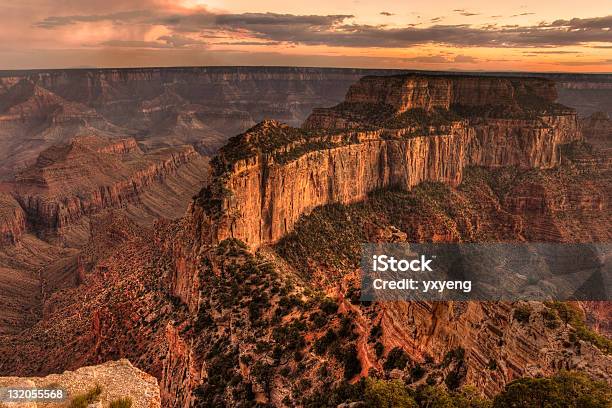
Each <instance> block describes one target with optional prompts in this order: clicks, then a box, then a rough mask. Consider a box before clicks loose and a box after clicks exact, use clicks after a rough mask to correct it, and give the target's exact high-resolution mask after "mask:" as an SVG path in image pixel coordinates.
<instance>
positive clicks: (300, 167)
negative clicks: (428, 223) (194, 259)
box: [190, 76, 581, 247]
mask: <svg viewBox="0 0 612 408" xmlns="http://www.w3.org/2000/svg"><path fill="white" fill-rule="evenodd" d="M406 78H408V79H406ZM430 79H431V83H430V84H429V86H430V88H428V85H427V80H430ZM398 81H400V82H401V81H404V82H407V83H409V84H410V85H409V86H410V87H412V88H414V87H415V86H416V87H417V88H418V89H421V90H420V91H419V92H416V93H415V92H413V91H409V92H407V96H405V97H399V96H398V95H402V94H401V93H398V92H396V91H393V92H391V93H389V92H390V91H389V90H391V89H396V88H398V87H399V89H405V88H402V87H401V86H399V85H398ZM415 81H416V82H415ZM453 81H457V82H458V83H457V84H455V82H453ZM483 81H484V82H485V83H488V84H489V85H488V86H482V87H480V88H479V87H477V86H476V87H474V86H472V87H471V88H470V87H469V86H467V85H465V84H464V83H463V81H462V80H460V79H456V78H452V77H451V78H450V79H445V80H442V79H440V78H437V77H434V78H429V77H426V76H423V77H417V79H416V80H415V79H413V77H412V76H410V77H383V78H374V79H373V78H367V77H366V78H364V79H363V80H361V81H359V82H358V83H357V84H356V85H354V86H353V87H351V89H350V90H349V92H348V94H347V99H348V100H352V99H355V98H356V99H357V100H360V101H362V100H365V99H364V97H361V96H356V95H361V94H364V93H367V92H372V93H374V91H373V90H374V89H377V90H378V91H379V94H377V95H376V96H373V97H372V98H371V100H369V102H366V103H367V104H368V106H369V110H370V111H372V110H374V111H378V110H385V109H386V110H389V109H390V110H391V111H392V112H393V113H392V116H394V117H399V116H401V115H403V114H405V113H406V112H410V111H414V110H417V109H418V110H422V111H425V112H428V111H433V110H434V108H442V109H446V108H445V107H446V106H451V105H449V104H450V103H451V101H452V100H455V101H461V98H463V97H465V98H468V97H470V98H472V97H473V98H474V100H479V99H478V96H474V95H472V93H473V92H478V90H479V89H480V90H481V91H483V92H484V91H487V92H488V91H489V90H490V87H491V86H492V85H491V83H494V84H497V85H496V86H497V87H498V88H504V86H505V87H506V88H507V92H506V94H505V95H506V96H504V94H503V93H501V92H499V94H500V98H501V99H500V102H499V103H503V102H504V101H506V100H507V99H508V98H514V99H512V100H513V101H514V102H516V106H518V107H519V108H521V104H520V98H519V96H520V95H521V94H520V93H518V94H517V92H515V91H511V90H513V89H514V88H513V86H514V85H512V82H511V81H510V80H508V79H496V80H492V79H490V78H485V79H484V80H483ZM415 83H416V85H415ZM527 83H529V82H528V81H527ZM535 83H536V84H537V86H532V87H527V86H525V87H523V88H520V89H522V90H523V91H522V92H526V94H525V95H527V96H529V97H530V98H531V99H532V100H538V101H540V102H542V101H543V102H542V104H543V105H544V106H542V107H541V112H540V114H539V116H535V117H532V115H533V112H531V113H530V115H529V117H527V118H516V117H515V115H514V111H513V110H512V108H513V107H514V105H513V104H512V103H509V105H511V106H510V108H509V109H510V110H511V111H512V112H511V113H512V115H511V117H510V118H507V117H505V116H504V114H503V113H504V112H502V114H499V113H498V115H497V117H495V116H494V117H491V118H485V119H482V118H478V119H470V118H459V119H457V120H451V121H448V123H444V124H439V125H425V126H423V125H422V123H423V122H424V121H425V123H429V122H427V116H425V118H424V119H419V121H418V122H415V121H414V120H412V119H410V118H409V119H407V122H403V121H402V123H401V127H397V126H395V127H383V128H378V129H372V123H371V122H369V121H368V122H363V121H357V122H354V123H353V124H352V125H351V126H349V129H348V130H336V129H337V128H338V127H341V128H342V127H343V126H338V125H337V123H338V121H337V117H335V116H334V114H335V113H337V110H336V108H331V109H329V110H328V111H329V114H328V115H327V116H325V115H326V113H325V112H328V111H324V110H319V111H318V112H316V113H314V114H313V115H312V117H310V118H309V119H308V120H307V121H306V123H305V125H304V129H294V128H290V127H288V126H286V125H282V124H280V123H278V122H273V121H268V122H263V123H261V124H259V125H257V126H255V127H254V128H252V129H251V130H249V131H247V132H246V133H244V134H242V135H240V136H237V137H236V138H233V139H232V140H230V142H229V143H228V145H226V146H224V147H223V148H222V149H221V150H220V152H219V155H218V156H217V157H216V159H215V161H214V163H213V172H214V174H213V176H214V177H215V181H214V183H213V184H212V185H211V186H210V187H209V188H207V189H206V190H204V191H203V192H202V193H201V196H200V197H201V200H199V201H196V204H197V203H200V205H195V206H192V207H191V210H190V211H191V215H192V216H193V217H194V218H196V219H197V218H198V217H199V220H198V221H195V222H196V223H201V224H202V225H208V226H209V227H208V229H207V228H206V227H205V228H204V229H203V234H210V235H209V237H204V238H203V239H204V240H208V241H210V242H220V241H222V240H223V239H226V238H230V237H233V238H237V239H240V240H243V241H244V242H246V243H247V244H249V245H251V246H253V247H258V246H259V245H261V244H265V243H272V242H275V241H277V240H278V239H279V238H281V237H282V236H284V235H285V234H287V233H288V232H290V231H291V230H292V229H293V225H294V224H295V222H296V221H297V220H298V219H299V217H300V216H301V215H302V214H304V213H308V212H309V211H310V210H312V209H313V208H315V207H316V206H319V205H323V204H330V203H343V204H348V203H353V202H357V201H361V200H364V199H365V198H366V197H367V194H368V193H369V192H371V191H373V190H376V189H381V188H388V187H392V186H394V187H399V188H403V189H410V188H412V187H414V186H415V185H417V184H419V183H421V182H424V181H441V182H444V183H447V184H449V185H451V186H457V185H458V184H459V183H460V182H461V180H462V176H463V169H464V168H465V167H467V166H485V167H492V168H495V167H499V166H518V167H522V168H531V167H541V168H547V167H553V166H555V165H557V164H559V162H560V157H559V148H560V146H561V145H563V144H567V143H569V142H572V141H575V140H580V139H581V134H580V132H579V130H578V128H577V118H576V115H575V113H574V112H572V111H571V110H568V109H567V108H561V109H560V110H558V111H557V114H556V115H552V114H551V113H550V110H549V109H548V107H549V106H552V105H548V103H551V104H552V98H553V96H552V95H554V88H553V87H552V84H547V83H546V81H542V80H535ZM449 84H451V85H452V84H455V85H452V87H450V85H449ZM468 84H472V85H473V84H474V81H473V79H471V78H470V80H469V81H468ZM500 84H501V85H500ZM407 86H408V85H407ZM440 86H442V88H443V89H442V90H440V89H439V87H440ZM412 88H411V89H412ZM455 88H457V89H461V91H460V92H466V94H465V96H452V93H451V94H449V92H450V89H455ZM466 89H470V91H469V92H468V91H466ZM526 89H527V90H526ZM439 94H443V95H445V98H446V99H444V101H440V99H439V98H438V96H436V95H439ZM381 95H382V96H381ZM431 95H434V96H433V97H432V96H431ZM449 95H450V96H449ZM381 98H382V99H381ZM389 98H390V99H389ZM402 98H404V99H402ZM453 98H454V99H453ZM481 99H482V103H485V104H486V105H487V106H489V105H490V102H491V101H489V100H486V99H483V98H481ZM373 101H374V102H373ZM500 106H503V105H500ZM360 109H361V107H360ZM530 109H531V106H530ZM521 112H523V113H524V112H525V110H521ZM419 113H420V111H419ZM341 114H344V111H343V112H341ZM348 115H349V116H350V117H351V118H352V119H354V118H355V115H352V113H349V114H348ZM329 117H333V119H331V120H328V119H326V118H329ZM341 122H342V123H346V121H345V120H341ZM207 219H214V221H213V222H209V221H207Z"/></svg>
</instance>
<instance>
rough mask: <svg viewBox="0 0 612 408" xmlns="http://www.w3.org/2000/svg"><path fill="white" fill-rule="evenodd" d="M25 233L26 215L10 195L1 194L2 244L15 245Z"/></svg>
mask: <svg viewBox="0 0 612 408" xmlns="http://www.w3.org/2000/svg"><path fill="white" fill-rule="evenodd" d="M24 232H25V214H24V212H23V210H22V209H21V207H20V206H19V203H17V201H15V199H14V198H13V197H12V196H10V195H9V194H6V193H2V192H0V244H1V245H6V244H15V243H17V241H18V240H19V238H20V237H21V235H22V234H23V233H24Z"/></svg>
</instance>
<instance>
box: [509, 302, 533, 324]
mask: <svg viewBox="0 0 612 408" xmlns="http://www.w3.org/2000/svg"><path fill="white" fill-rule="evenodd" d="M513 316H514V320H516V321H517V322H519V323H523V324H525V323H529V318H530V317H531V308H530V307H529V306H526V305H524V306H519V307H517V308H516V309H514V315H513Z"/></svg>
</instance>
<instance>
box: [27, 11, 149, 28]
mask: <svg viewBox="0 0 612 408" xmlns="http://www.w3.org/2000/svg"><path fill="white" fill-rule="evenodd" d="M151 15H152V13H151V12H150V11H147V10H133V11H124V12H118V13H111V14H94V15H74V16H51V17H47V18H45V19H44V20H41V21H39V22H37V23H36V24H34V25H35V26H36V27H41V28H56V27H62V26H67V25H72V24H77V23H95V22H99V21H113V22H114V23H116V24H121V23H127V22H132V21H136V20H143V21H144V20H145V19H146V18H147V17H150V16H151Z"/></svg>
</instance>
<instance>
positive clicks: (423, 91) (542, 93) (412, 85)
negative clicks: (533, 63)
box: [345, 75, 557, 113]
mask: <svg viewBox="0 0 612 408" xmlns="http://www.w3.org/2000/svg"><path fill="white" fill-rule="evenodd" d="M525 97H536V98H541V99H542V100H544V101H547V102H554V101H555V99H556V98H557V92H556V89H555V84H554V83H553V82H551V81H547V80H545V79H536V78H520V79H518V78H499V77H473V76H472V77H462V76H455V77H442V76H440V77H431V76H430V77H426V76H422V75H410V76H407V75H403V76H392V77H375V76H372V77H365V78H363V79H361V80H360V81H359V82H357V83H356V84H354V85H352V86H351V87H350V88H349V90H348V93H347V95H346V98H345V102H347V103H370V104H386V105H390V106H392V107H393V109H394V110H395V112H396V113H402V112H405V111H407V110H409V109H416V108H421V109H424V110H426V111H430V110H432V109H434V108H442V109H450V108H451V107H452V106H453V105H464V106H487V105H491V106H496V105H503V106H511V105H512V104H515V103H518V102H519V101H520V100H521V98H525Z"/></svg>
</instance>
